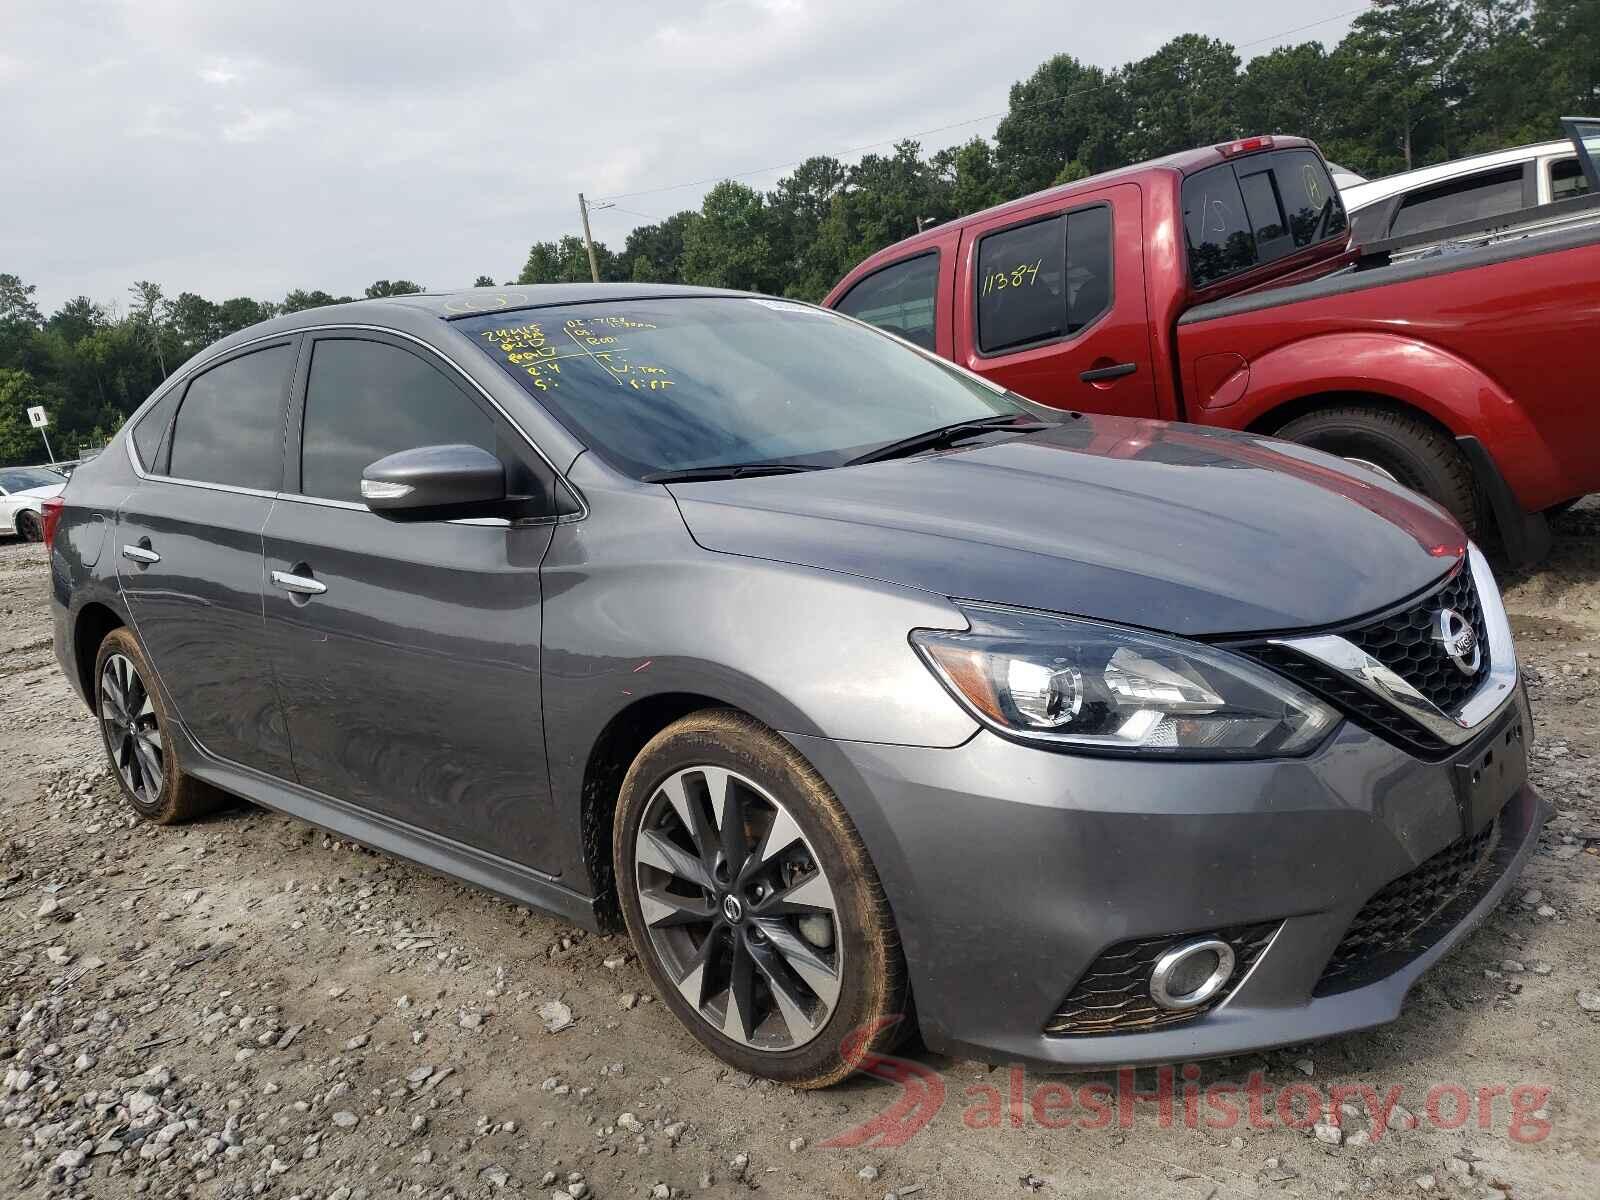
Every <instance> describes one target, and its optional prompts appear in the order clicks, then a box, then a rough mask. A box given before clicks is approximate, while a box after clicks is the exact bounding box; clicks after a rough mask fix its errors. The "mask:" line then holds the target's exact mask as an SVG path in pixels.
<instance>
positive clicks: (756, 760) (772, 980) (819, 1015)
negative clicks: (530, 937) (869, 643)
mask: <svg viewBox="0 0 1600 1200" xmlns="http://www.w3.org/2000/svg"><path fill="white" fill-rule="evenodd" d="M614 834H615V836H614V862H615V867H616V876H617V889H618V892H619V895H620V899H621V901H622V909H623V914H624V916H625V917H626V919H627V923H628V931H629V932H630V933H631V934H632V936H633V940H634V944H635V945H636V946H637V947H638V950H639V954H640V956H641V957H642V958H643V960H644V963H645V966H646V968H647V969H648V970H649V972H650V975H651V977H652V978H653V979H654V981H655V983H656V986H657V988H658V989H659V990H660V993H661V995H662V996H663V997H665V998H666V1001H667V1003H668V1004H669V1005H670V1006H671V1008H672V1010H673V1012H674V1013H676V1014H677V1016H678V1018H679V1019H680V1020H681V1021H683V1023H684V1024H685V1025H687V1026H688V1027H689V1029H690V1031H691V1032H692V1033H693V1034H694V1035H695V1037H697V1038H699V1039H700V1041H701V1042H703V1043H704V1044H705V1045H706V1046H707V1047H709V1048H710V1049H711V1050H712V1051H713V1052H714V1053H715V1054H716V1055H717V1056H718V1057H720V1058H721V1059H722V1060H723V1061H724V1062H727V1063H729V1064H730V1065H732V1066H734V1067H737V1068H738V1069H740V1070H742V1071H747V1072H749V1073H750V1074H752V1075H760V1076H764V1077H766V1078H769V1079H775V1080H779V1081H781V1082H783V1083H787V1084H791V1085H793V1086H795V1087H825V1086H827V1085H829V1084H832V1083H837V1082H838V1081H839V1080H841V1079H843V1078H845V1077H846V1076H847V1075H849V1074H850V1073H851V1071H853V1070H854V1069H855V1068H856V1066H857V1065H858V1063H859V1062H860V1061H861V1059H862V1057H863V1056H864V1055H866V1054H868V1053H871V1052H873V1051H882V1050H886V1049H888V1048H889V1047H890V1046H892V1045H893V1044H894V1042H895V1041H896V1040H897V1038H898V1035H899V1033H900V1029H899V1025H900V1024H901V1022H900V1021H899V1020H898V1018H900V1017H901V1016H902V1015H903V1014H904V1012H905V1007H906V1002H907V1001H906V982H905V962H904V959H903V958H902V956H901V953H900V940H899V936H898V934H897V933H896V931H895V926H894V919H893V917H892V916H891V914H890V912H889V905H888V901H887V900H886V899H885V897H884V894H883V889H882V887H881V886H880V884H879V882H878V877H877V873H876V872H875V871H874V870H873V867H872V862H871V860H870V859H869V858H868V857H867V852H866V847H865V846H864V845H862V842H861V839H860V837H859V836H858V835H857V833H856V831H855V828H854V826H853V825H852V824H851V823H850V819H849V817H848V816H846V814H845V812H844V810H843V809H842V808H841V807H840V805H839V802H838V800H837V799H836V798H835V797H834V795H833V793H832V791H831V790H829V788H828V786H827V784H825V783H824V782H823V781H822V779H821V777H820V776H818V775H817V773H816V772H815V771H814V770H813V769H812V768H811V766H810V764H808V763H807V762H806V761H805V760H804V759H803V758H801V757H800V755H799V754H798V753H797V752H796V751H795V750H794V748H793V747H792V746H790V745H789V744H788V743H787V742H785V741H783V740H782V739H781V738H779V737H778V736H777V735H776V734H774V733H772V732H771V731H770V730H768V729H766V728H765V727H764V726H762V725H761V724H759V723H758V722H756V721H754V720H752V719H751V718H749V717H746V716H743V715H742V714H739V713H734V712H729V711H709V712H703V713H697V714H694V715H691V716H688V717H685V718H684V719H682V720H681V721H678V722H677V723H676V724H674V725H672V726H669V727H668V728H667V729H665V730H663V731H662V732H661V733H660V734H658V735H657V736H656V737H655V738H654V739H653V740H652V741H651V742H650V743H649V744H648V745H647V746H646V747H645V748H644V750H643V751H642V752H641V753H640V755H639V757H638V759H637V760H635V762H634V764H633V766H632V767H631V768H630V769H629V771H628V775H627V778H626V779H625V780H624V781H623V785H622V793H621V796H620V797H619V800H618V804H617V813H616V823H615V830H614ZM852 1034H854V1035H855V1036H853V1037H852V1036H851V1035H852ZM847 1039H848V1042H847Z"/></svg>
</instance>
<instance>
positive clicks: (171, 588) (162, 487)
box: [113, 338, 298, 776]
mask: <svg viewBox="0 0 1600 1200" xmlns="http://www.w3.org/2000/svg"><path fill="white" fill-rule="evenodd" d="M297 349H298V339H297V338H285V339H284V340H282V341H280V342H275V343H271V344H268V345H264V346H258V347H252V348H250V349H247V350H245V351H243V352H241V353H239V354H236V355H233V356H232V357H229V358H227V359H224V360H223V361H222V362H221V363H219V364H218V365H216V366H212V367H208V368H207V369H206V370H205V371H203V372H202V373H201V374H199V375H197V376H195V378H194V379H192V380H191V381H189V383H188V385H187V386H186V387H185V389H184V393H183V398H182V401H181V402H180V404H179V406H178V409H177V415H176V417H175V418H174V419H173V424H172V427H171V430H170V432H169V433H167V434H166V435H163V434H162V432H161V431H160V430H156V431H155V432H154V437H153V438H150V439H142V440H145V441H146V443H147V445H149V446H152V447H154V446H156V445H157V444H159V449H158V450H156V451H154V453H155V454H157V455H158V458H156V459H153V460H152V461H151V462H150V463H148V464H144V465H143V466H142V468H141V469H142V470H143V472H144V474H145V476H146V477H145V478H144V479H142V480H141V481H140V484H139V486H138V487H137V488H136V489H135V490H134V491H133V493H132V494H131V495H129V497H128V498H127V499H126V500H125V501H124V502H123V503H122V506H121V508H120V510H119V511H118V513H117V525H116V529H115V531H114V533H113V538H114V542H113V545H114V547H115V550H116V552H117V555H118V557H117V578H118V581H119V583H120V584H121V587H122V594H123V597H124V598H125V599H126V601H127V604H128V611H129V613H130V615H131V616H132V618H133V624H134V629H135V631H136V633H137V634H138V637H139V641H140V643H141V644H142V645H143V647H144V650H145V653H146V654H147V655H149V657H150V661H151V662H152V663H153V664H154V665H155V669H156V673H157V675H158V676H159V677H160V681H161V684H162V686H164V687H165V689H166V691H167V694H168V695H169V696H170V697H171V699H172V703H173V706H174V708H176V710H177V713H178V716H179V718H180V719H181V720H182V721H183V724H184V726H185V727H186V728H187V729H188V731H189V733H190V734H191V735H192V736H193V737H194V739H195V740H196V741H197V742H198V743H199V744H200V746H201V747H202V748H203V749H204V750H206V751H207V752H208V753H210V754H214V755H216V756H217V757H219V758H224V759H227V760H229V761H231V762H236V763H242V764H244V765H245V766H249V767H254V768H256V769H258V770H262V771H266V772H268V773H270V774H274V775H282V776H292V773H293V768H292V766H291V765H290V761H289V746H288V739H287V737H286V735H285V732H284V726H283V718H282V713H281V711H280V710H279V707H278V697H277V692H276V690H275V689H274V687H273V682H272V669H271V665H270V656H269V655H268V653H267V648H266V645H265V638H266V630H265V627H264V625H263V622H262V614H261V589H262V562H261V531H262V528H263V527H264V526H265V525H266V523H267V514H268V513H269V512H270V511H271V510H272V506H273V495H274V493H276V492H277V490H278V486H279V481H280V479H281V475H282V470H283V431H284V412H285V406H286V404H287V401H288V396H289V390H290V377H291V375H292V374H293V371H294V366H295V359H296V351H297ZM164 411H167V410H166V409H165V408H164V406H158V408H157V409H156V410H154V411H153V412H152V414H151V416H152V417H154V416H156V414H157V413H159V412H164Z"/></svg>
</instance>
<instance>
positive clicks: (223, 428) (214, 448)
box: [169, 346, 294, 492]
mask: <svg viewBox="0 0 1600 1200" xmlns="http://www.w3.org/2000/svg"><path fill="white" fill-rule="evenodd" d="M293 365H294V355H293V353H292V352H291V350H290V347H288V346H273V347H270V348H269V349H266V350H257V351H254V352H253V353H250V354H245V355H241V356H240V357H239V358H233V359H229V360H228V361H227V362H225V363H223V364H222V365H220V366H216V367H212V368H211V369H210V370H209V371H207V372H205V373H204V374H203V375H198V376H196V377H195V379H194V380H193V381H192V382H191V383H190V384H189V390H188V391H187V392H185V393H184V397H183V406H182V407H181V408H179V409H178V417H177V420H176V421H175V422H174V423H173V427H172V466H171V468H170V469H169V473H170V474H171V475H173V476H174V477H175V478H178V479H195V480H200V481H202V482H206V483H226V484H231V485H233V486H235V487H246V488H255V489H257V490H258V491H264V492H275V491H277V490H278V487H279V485H280V484H281V482H282V477H283V403H284V398H285V395H286V393H287V392H288V385H289V371H290V369H291V367H292V366H293Z"/></svg>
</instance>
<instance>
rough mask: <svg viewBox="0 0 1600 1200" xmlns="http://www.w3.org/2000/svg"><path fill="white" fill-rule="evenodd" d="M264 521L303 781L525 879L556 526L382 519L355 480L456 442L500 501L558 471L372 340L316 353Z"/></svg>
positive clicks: (456, 378)
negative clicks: (492, 462)
mask: <svg viewBox="0 0 1600 1200" xmlns="http://www.w3.org/2000/svg"><path fill="white" fill-rule="evenodd" d="M290 425H291V430H292V431H293V432H292V433H291V439H290V445H291V447H292V450H291V455H290V461H289V469H288V479H287V481H286V483H285V487H284V493H285V494H284V495H283V497H281V498H280V500H279V503H278V505H277V507H276V508H275V509H274V510H273V513H272V517H271V520H270V521H269V522H268V524H267V528H266V534H265V542H266V559H267V568H268V572H269V582H268V586H267V590H266V596H267V599H266V614H267V624H268V629H269V631H270V633H271V635H272V638H273V642H274V647H275V658H274V668H275V670H276V674H277V679H278V683H279V686H280V688H281V690H282V693H283V696H284V707H285V710H286V712H287V715H288V726H289V733H290V736H291V739H292V742H293V746H294V758H295V766H296V769H297V772H298V775H299V779H300V782H301V783H302V784H304V785H305V786H306V787H309V788H312V789H314V790H316V791H318V792H321V793H323V794H324V795H327V796H331V797H333V798H334V799H337V800H342V801H346V802H348V803H350V804H354V805H358V806H360V807H362V808H366V809H369V810H371V811H373V812H376V813H378V814H381V815H383V816H386V817H389V818H392V819H394V820H397V821H401V822H404V823H405V824H407V825H410V826H414V827H420V828H422V829H426V830H428V831H431V832H433V833H437V834H442V835H444V836H445V837H448V838H450V839H452V840H454V841H458V842H464V843H466V844H468V845H471V846H475V847H478V848H479V849H483V850H488V851H491V852H493V853H496V854H499V855H501V856H503V857H506V858H510V859H515V860H518V861H521V862H524V863H528V864H531V865H535V866H537V865H538V864H539V863H540V862H541V861H542V857H541V845H542V844H543V842H544V840H545V839H544V831H546V830H548V829H549V828H550V812H549V805H550V799H549V779H548V773H547V771H546V765H545V749H544V723H543V719H542V714H541V708H540V703H541V697H540V681H539V638H540V627H541V609H540V590H539V565H540V563H541V561H542V560H543V558H544V553H545V550H546V548H547V547H548V546H549V544H550V537H551V532H552V529H553V525H552V524H551V522H550V521H548V520H542V519H540V518H538V517H529V518H526V519H518V520H516V521H511V520H508V519H500V518H485V519H483V520H481V521H475V522H465V521H423V522H415V523H404V524H402V523H397V522H394V521H390V520H387V519H385V518H383V517H379V516H377V515H376V514H374V513H372V512H371V511H369V510H368V509H367V508H366V506H365V505H364V504H362V503H361V500H360V482H361V472H362V469H363V468H364V467H365V466H367V465H368V464H369V463H371V462H374V461H376V460H377V459H379V458H382V457H384V456H385V455H388V454H392V453H394V452H396V451H399V450H408V449H413V448H415V447H418V446H426V445H439V444H443V443H459V442H465V443H470V444H473V445H478V446H482V447H483V448H485V449H487V450H489V451H490V452H491V453H495V454H497V455H499V456H500V457H501V460H502V461H503V462H504V463H505V464H506V477H507V482H508V486H509V487H510V489H511V490H512V491H513V492H523V493H526V494H530V495H532V494H537V493H540V492H541V491H542V493H543V494H544V495H545V496H546V497H548V496H550V495H552V492H553V488H554V473H553V472H551V471H549V469H548V468H547V467H546V466H545V464H543V463H542V461H541V460H539V459H538V457H537V455H535V454H533V453H532V452H531V451H530V450H529V448H528V446H527V444H526V443H525V442H522V441H521V439H520V436H519V435H517V434H515V432H514V431H513V430H511V428H510V427H509V425H508V423H507V422H506V421H505V420H504V418H503V417H502V416H500V415H499V414H498V413H496V412H494V411H493V410H492V408H491V406H490V405H488V404H487V402H485V401H484V400H483V399H482V397H480V396H479V395H477V394H476V393H475V391H474V389H472V388H471V387H470V386H468V385H467V384H466V383H465V382H464V381H463V380H462V378H461V377H460V375H459V374H458V373H456V371H455V370H454V369H453V367H452V366H451V365H450V364H448V363H446V362H445V361H443V360H442V359H440V358H439V357H438V356H436V355H435V354H434V353H433V352H432V351H430V350H427V349H425V348H423V347H421V346H419V345H416V344H414V343H412V342H410V341H408V340H406V339H402V338H399V337H395V336H388V335H384V334H378V333H367V332H360V331H335V332H328V333H322V334H318V335H317V336H316V337H315V339H314V340H313V341H312V342H311V346H310V353H309V367H308V370H307V373H306V383H305V386H304V389H303V396H302V398H300V399H299V400H297V402H296V405H295V409H294V412H293V414H292V415H291V418H290Z"/></svg>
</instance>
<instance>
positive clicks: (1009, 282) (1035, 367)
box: [954, 183, 1159, 417]
mask: <svg viewBox="0 0 1600 1200" xmlns="http://www.w3.org/2000/svg"><path fill="white" fill-rule="evenodd" d="M1142 208H1143V206H1142V196H1141V193H1140V190H1139V187H1138V186H1137V185H1136V184H1131V183H1127V184H1118V185H1115V186H1112V187H1107V188H1104V189H1102V190H1100V191H1096V192H1088V193H1082V192H1080V193H1078V194H1076V195H1073V196H1071V197H1070V198H1066V199H1057V200H1054V201H1050V200H1048V199H1047V200H1044V201H1042V202H1041V203H1040V204H1039V206H1038V207H1037V208H1036V209H1034V210H1031V211H1028V212H1025V213H1023V214H1021V215H1018V214H1017V213H1016V212H1015V211H1012V212H1010V213H1008V214H1007V215H1005V216H1003V217H996V218H994V219H992V220H990V221H986V222H978V223H975V224H973V225H970V226H968V227H967V228H966V229H965V230H964V235H965V236H964V237H963V239H962V246H961V255H960V267H959V270H958V272H957V276H956V296H957V302H956V322H955V355H954V357H955V360H956V361H957V362H959V363H961V364H962V365H963V366H965V367H968V368H970V369H971V370H974V371H977V372H978V373H979V374H981V375H985V376H987V377H988V378H990V379H993V380H994V381H995V382H996V383H1000V384H1003V385H1004V386H1006V387H1008V388H1010V389H1011V390H1012V391H1014V392H1017V393H1018V394H1019V395H1023V396H1026V397H1028V399H1030V400H1034V401H1037V402H1038V403H1040V404H1048V405H1050V406H1052V407H1054V408H1070V409H1085V410H1088V411H1091V412H1105V413H1118V414H1122V415H1124V416H1136V417H1153V416H1157V415H1159V413H1158V410H1157V407H1156V380H1155V370H1154V364H1153V361H1152V358H1151V353H1150V331H1149V313H1148V311H1147V308H1146V304H1145V289H1144V229H1143V219H1144V218H1143V211H1142Z"/></svg>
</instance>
